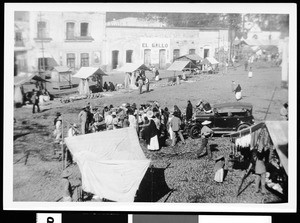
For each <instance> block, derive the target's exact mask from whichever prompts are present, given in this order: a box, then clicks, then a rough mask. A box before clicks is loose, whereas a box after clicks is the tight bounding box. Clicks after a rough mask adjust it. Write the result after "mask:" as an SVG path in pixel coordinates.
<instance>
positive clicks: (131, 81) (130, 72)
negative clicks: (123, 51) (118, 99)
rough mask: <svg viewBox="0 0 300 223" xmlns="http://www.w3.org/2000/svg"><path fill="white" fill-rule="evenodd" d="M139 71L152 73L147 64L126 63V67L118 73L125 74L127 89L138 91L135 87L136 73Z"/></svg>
mask: <svg viewBox="0 0 300 223" xmlns="http://www.w3.org/2000/svg"><path fill="white" fill-rule="evenodd" d="M137 70H144V71H146V70H149V71H151V70H150V69H149V68H148V67H147V66H146V65H145V64H143V63H126V64H124V66H122V67H121V68H120V69H118V71H120V72H125V79H124V83H125V86H124V87H125V88H126V89H128V88H131V89H136V88H137V86H136V85H135V82H136V78H137V75H136V74H135V72H136V71H137Z"/></svg>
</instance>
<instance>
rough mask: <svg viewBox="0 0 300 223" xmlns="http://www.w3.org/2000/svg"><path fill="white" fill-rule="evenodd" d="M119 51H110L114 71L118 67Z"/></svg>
mask: <svg viewBox="0 0 300 223" xmlns="http://www.w3.org/2000/svg"><path fill="white" fill-rule="evenodd" d="M118 58H119V51H118V50H114V51H112V69H116V68H117V67H118V64H119V61H118Z"/></svg>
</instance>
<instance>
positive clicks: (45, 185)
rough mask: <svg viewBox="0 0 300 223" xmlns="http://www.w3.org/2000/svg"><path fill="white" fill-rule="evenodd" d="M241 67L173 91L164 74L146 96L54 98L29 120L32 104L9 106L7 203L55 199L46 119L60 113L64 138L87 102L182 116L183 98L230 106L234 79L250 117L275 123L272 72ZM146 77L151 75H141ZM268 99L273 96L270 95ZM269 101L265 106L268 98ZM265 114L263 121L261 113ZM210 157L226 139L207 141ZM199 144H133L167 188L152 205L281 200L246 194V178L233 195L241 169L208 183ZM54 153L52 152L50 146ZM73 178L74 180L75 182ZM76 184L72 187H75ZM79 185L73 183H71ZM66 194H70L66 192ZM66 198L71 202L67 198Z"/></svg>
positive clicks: (275, 76)
mask: <svg viewBox="0 0 300 223" xmlns="http://www.w3.org/2000/svg"><path fill="white" fill-rule="evenodd" d="M247 74H248V73H247V72H246V71H244V70H243V67H241V66H240V67H237V68H236V69H233V68H232V69H229V71H228V73H226V74H222V72H220V73H219V74H214V75H208V74H205V75H197V76H193V77H190V78H189V79H188V81H187V82H183V83H181V84H180V85H176V86H167V77H170V76H173V73H172V72H168V71H161V78H162V80H160V81H159V82H154V80H151V85H150V89H151V91H150V92H149V93H143V94H141V95H139V94H138V92H137V90H135V91H125V90H120V91H118V92H108V93H106V92H104V93H103V95H104V97H101V98H97V99H85V100H78V101H75V102H72V103H66V104H63V103H61V102H60V101H59V98H56V99H55V100H54V101H51V102H49V103H48V104H46V105H44V106H43V107H42V112H41V113H36V114H32V106H23V107H22V108H15V110H14V117H15V119H16V123H15V124H14V148H13V160H14V165H13V167H14V169H13V199H14V201H61V198H62V195H63V193H62V185H61V172H62V168H63V167H62V162H60V161H59V160H58V159H57V156H56V155H54V144H53V142H54V138H53V135H52V132H53V130H54V126H53V120H54V117H55V113H56V112H58V111H59V112H61V113H62V114H63V119H64V133H65V134H66V132H67V125H68V123H77V124H79V123H78V122H77V116H78V113H79V111H80V110H81V108H82V107H83V106H84V105H85V104H86V103H87V102H90V103H91V104H92V106H101V105H103V104H104V103H106V104H112V105H114V106H119V105H121V104H122V103H124V102H129V103H133V102H135V103H136V104H137V105H139V104H144V103H146V102H147V101H149V100H156V101H158V102H159V103H160V105H161V106H162V107H168V108H169V109H170V110H172V108H173V106H174V105H175V104H176V105H178V107H179V108H180V109H181V110H182V111H185V107H186V104H187V100H191V102H192V104H193V105H195V104H196V103H197V102H198V101H199V99H200V98H202V99H205V100H207V101H209V102H210V103H211V104H212V105H213V104H216V103H222V102H233V101H235V96H234V94H233V92H232V91H231V81H232V80H235V81H236V82H237V83H239V84H240V85H241V87H242V94H243V99H242V101H243V102H249V103H252V104H253V116H254V118H255V121H256V122H259V121H262V120H264V119H265V118H266V120H280V116H279V110H280V108H281V106H282V104H283V103H284V102H287V101H288V90H287V89H283V88H281V70H280V67H272V66H270V64H263V63H262V64H258V63H257V64H256V65H255V67H254V68H253V77H252V78H248V77H247ZM147 76H149V77H150V78H152V77H153V75H152V74H151V73H147ZM110 80H112V81H114V82H115V83H121V82H122V81H123V75H122V74H117V73H115V74H111V75H110V76H108V77H105V78H104V81H110ZM273 94H274V95H273ZM272 96H273V100H272V101H271V98H272ZM268 108H269V112H268V114H267V117H266V111H267V110H268ZM210 144H211V145H214V148H215V149H214V151H213V155H221V154H223V155H225V157H228V153H229V145H230V144H229V141H228V139H227V138H217V137H213V139H212V140H211V141H210ZM199 145H200V140H198V139H190V138H189V139H187V143H186V145H182V144H180V143H179V144H178V145H177V147H176V148H175V149H171V148H170V147H163V148H162V149H161V150H159V151H156V152H149V151H147V149H146V148H145V146H144V144H143V143H142V142H141V146H142V148H143V150H144V152H145V154H146V156H147V158H149V159H151V165H152V166H153V168H157V169H159V168H161V169H163V172H164V177H165V182H166V184H167V187H168V188H169V189H170V191H169V192H167V191H165V193H162V194H161V195H157V199H156V200H153V201H157V202H186V203H190V202H197V203H198V202H200V203H269V202H271V203H272V202H281V198H280V197H278V196H277V195H275V194H273V193H271V192H270V191H268V192H267V194H265V195H262V194H260V193H255V192H254V183H253V181H254V176H253V175H250V176H249V177H248V178H247V179H246V180H245V182H244V184H243V185H244V186H243V189H244V190H243V193H241V194H240V195H239V196H238V197H236V192H237V188H238V185H239V183H240V182H241V179H242V175H243V173H244V172H243V171H242V170H240V169H229V170H228V172H227V175H226V178H225V181H224V182H223V184H217V183H214V181H213V166H214V162H213V161H209V160H208V159H207V158H206V157H204V158H201V159H196V150H197V149H198V147H199ZM57 149H58V150H59V149H60V148H57ZM72 171H73V172H74V175H76V174H77V176H79V177H80V173H79V170H78V168H77V167H76V166H73V167H72ZM79 177H78V178H79ZM75 184H76V185H75ZM74 185H75V186H74V187H76V186H78V185H80V181H79V182H78V181H76V183H74ZM73 189H74V188H73ZM73 198H74V197H73Z"/></svg>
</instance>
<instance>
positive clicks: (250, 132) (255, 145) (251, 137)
mask: <svg viewBox="0 0 300 223" xmlns="http://www.w3.org/2000/svg"><path fill="white" fill-rule="evenodd" d="M227 136H229V137H231V142H232V147H231V151H230V154H229V158H230V161H231V162H234V163H242V162H246V163H247V161H248V162H250V159H251V157H250V156H251V155H250V154H251V151H252V150H257V151H259V152H264V153H265V154H266V156H265V165H266V168H267V174H266V186H267V187H268V188H269V189H270V190H274V191H276V192H279V193H280V194H282V195H286V194H287V183H288V182H287V178H288V122H287V121H265V122H260V123H258V124H256V125H253V126H251V127H249V128H246V129H243V130H241V131H238V132H235V133H232V134H229V135H227Z"/></svg>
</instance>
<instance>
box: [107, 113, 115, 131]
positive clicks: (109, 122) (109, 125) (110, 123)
mask: <svg viewBox="0 0 300 223" xmlns="http://www.w3.org/2000/svg"><path fill="white" fill-rule="evenodd" d="M105 124H106V130H112V129H113V117H112V112H111V111H108V113H107V115H106V116H105Z"/></svg>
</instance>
